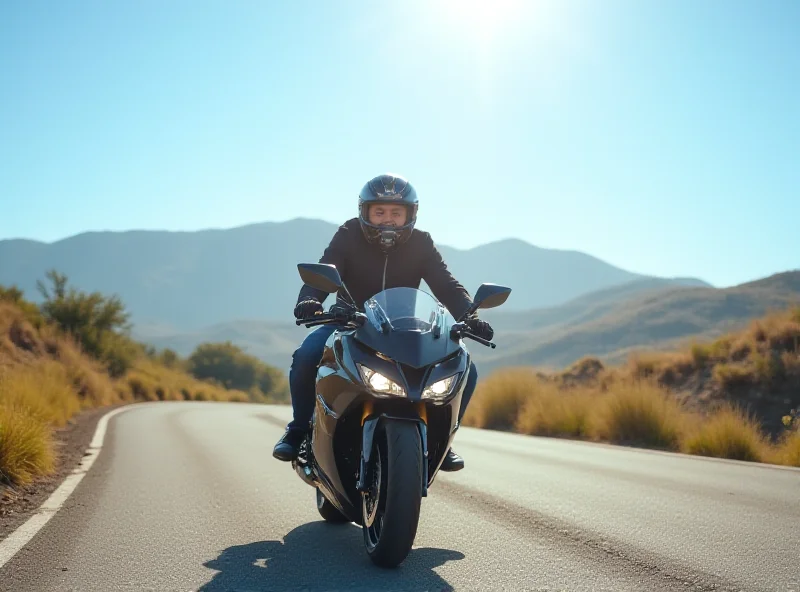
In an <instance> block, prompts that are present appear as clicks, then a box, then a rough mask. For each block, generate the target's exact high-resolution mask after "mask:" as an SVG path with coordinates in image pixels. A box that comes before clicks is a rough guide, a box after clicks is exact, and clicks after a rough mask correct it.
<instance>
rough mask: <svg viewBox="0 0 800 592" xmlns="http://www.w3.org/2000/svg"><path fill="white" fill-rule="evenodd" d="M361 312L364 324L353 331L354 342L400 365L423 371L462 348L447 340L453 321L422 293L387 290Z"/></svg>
mask: <svg viewBox="0 0 800 592" xmlns="http://www.w3.org/2000/svg"><path fill="white" fill-rule="evenodd" d="M364 310H365V315H366V318H367V322H365V323H364V324H363V325H362V326H360V327H358V328H357V329H356V330H355V332H354V336H355V338H356V339H357V340H358V341H360V342H361V343H363V344H364V345H366V346H367V347H369V348H371V349H372V350H374V351H376V352H380V353H381V354H383V355H384V356H386V357H388V358H391V359H393V360H395V361H397V362H398V363H400V364H404V365H406V366H411V367H413V368H422V367H424V366H428V365H430V364H433V363H435V362H438V361H439V360H443V359H445V358H447V357H449V356H451V355H453V354H455V353H456V352H457V351H458V350H459V348H460V347H461V344H460V341H459V340H457V339H453V338H452V337H451V336H450V330H451V329H452V327H453V325H455V324H456V320H455V319H454V318H453V316H452V315H451V314H450V313H449V312H448V311H447V309H446V308H445V307H444V306H443V305H442V304H441V303H440V302H438V301H437V300H436V299H435V298H434V297H433V296H431V295H430V294H428V293H427V292H424V291H422V290H417V289H414V288H389V289H388V290H384V291H382V292H379V293H378V294H376V295H375V296H373V297H372V298H370V299H369V300H368V301H367V302H366V303H365V304H364Z"/></svg>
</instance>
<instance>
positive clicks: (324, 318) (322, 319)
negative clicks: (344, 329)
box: [294, 314, 334, 326]
mask: <svg viewBox="0 0 800 592" xmlns="http://www.w3.org/2000/svg"><path fill="white" fill-rule="evenodd" d="M333 319H334V316H333V315H332V314H318V315H314V316H313V317H309V318H307V319H297V320H296V321H295V322H294V324H295V325H298V326H299V325H309V324H311V323H314V324H315V325H321V324H322V323H327V322H328V321H331V320H333Z"/></svg>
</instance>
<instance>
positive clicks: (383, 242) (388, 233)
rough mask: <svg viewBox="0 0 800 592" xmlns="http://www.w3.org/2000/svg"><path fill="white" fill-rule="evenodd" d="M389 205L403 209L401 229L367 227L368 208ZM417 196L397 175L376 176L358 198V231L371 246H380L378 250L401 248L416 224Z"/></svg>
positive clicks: (368, 222) (397, 227) (365, 186)
mask: <svg viewBox="0 0 800 592" xmlns="http://www.w3.org/2000/svg"><path fill="white" fill-rule="evenodd" d="M379 203H382V204H392V205H403V206H406V211H407V212H408V216H407V217H406V223H405V225H404V226H376V225H375V224H370V221H369V206H370V205H372V204H379ZM417 207H418V202H417V192H416V191H415V190H414V187H412V186H411V183H409V182H408V181H406V180H405V179H404V178H403V177H398V176H397V175H389V174H386V175H379V176H377V177H375V178H374V179H370V180H369V181H367V184H366V185H364V187H363V188H362V189H361V193H359V194H358V221H359V222H361V230H362V231H363V232H364V236H365V237H366V239H367V241H368V242H370V243H379V244H380V247H381V249H383V250H384V251H388V250H390V249H392V248H394V247H395V246H397V245H401V244H403V243H404V242H406V241H407V240H408V237H409V236H411V231H412V230H414V224H416V222H417Z"/></svg>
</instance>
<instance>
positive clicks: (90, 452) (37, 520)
mask: <svg viewBox="0 0 800 592" xmlns="http://www.w3.org/2000/svg"><path fill="white" fill-rule="evenodd" d="M140 405H141V403H139V404H136V403H134V404H132V405H125V406H124V407H119V408H117V409H114V410H113V411H109V412H108V413H106V414H105V415H103V417H101V418H100V420H99V421H98V422H97V427H96V428H95V430H94V436H93V437H92V441H91V443H90V444H89V448H87V449H86V452H85V453H84V455H83V458H82V459H81V461H80V462H79V463H78V466H77V467H75V468H74V469H73V470H72V471H71V472H70V473H69V474H68V475H67V477H66V478H65V479H64V481H62V482H61V485H59V486H58V487H57V488H56V490H55V491H54V492H53V493H51V494H50V497H48V498H47V499H46V500H45V501H44V502H43V503H42V505H41V506H39V507H38V508H37V510H36V511H35V512H34V513H33V515H32V516H31V517H30V518H28V519H27V520H26V521H25V522H23V523H22V524H21V525H20V526H18V527H17V528H16V530H14V531H12V532H11V534H9V535H8V536H7V537H6V538H5V539H3V540H2V541H0V569H2V568H3V566H4V565H5V564H6V563H8V562H9V561H11V559H13V558H14V556H15V555H16V554H17V553H19V551H20V550H21V549H22V548H23V547H24V546H25V545H27V544H28V542H30V540H31V539H32V538H33V537H34V536H36V533H38V532H39V531H40V530H41V529H42V527H43V526H44V525H45V524H47V523H48V522H49V521H50V518H52V517H53V516H54V515H55V513H56V512H58V510H60V509H61V507H62V506H63V505H64V502H65V501H67V499H68V498H69V496H70V495H71V494H72V492H73V491H75V488H76V487H78V484H79V483H80V482H81V480H82V479H83V478H84V476H85V475H86V473H87V472H88V471H89V469H90V468H92V465H93V464H94V461H95V460H97V457H98V456H99V455H100V451H101V450H102V448H103V441H104V440H105V436H106V432H107V429H108V422H109V420H110V419H111V418H112V417H114V416H115V415H117V414H118V413H122V412H123V411H128V410H129V409H133V408H134V407H139V406H140ZM145 405H147V403H145Z"/></svg>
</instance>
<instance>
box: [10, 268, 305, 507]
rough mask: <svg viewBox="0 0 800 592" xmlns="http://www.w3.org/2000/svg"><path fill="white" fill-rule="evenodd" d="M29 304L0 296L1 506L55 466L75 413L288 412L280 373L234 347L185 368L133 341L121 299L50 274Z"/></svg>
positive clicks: (197, 356)
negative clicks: (59, 438) (151, 405)
mask: <svg viewBox="0 0 800 592" xmlns="http://www.w3.org/2000/svg"><path fill="white" fill-rule="evenodd" d="M46 279H47V280H48V281H49V283H48V284H47V285H46V284H45V283H44V282H40V283H39V286H38V288H39V292H40V293H41V295H42V301H41V303H39V304H35V303H33V302H31V301H30V300H27V299H26V298H25V295H24V294H23V293H22V291H20V290H19V289H17V288H16V287H13V286H12V287H3V286H0V498H1V497H2V493H3V490H4V489H5V488H6V487H9V486H12V487H13V486H19V485H25V484H28V483H30V482H31V481H32V480H35V479H36V478H38V477H41V476H45V475H48V474H49V473H51V472H52V471H53V470H54V468H55V467H56V466H57V463H58V458H57V454H56V448H55V431H56V430H57V429H58V428H60V427H63V426H64V425H66V424H67V422H69V421H70V419H72V418H73V417H74V416H75V415H76V414H78V413H80V412H81V411H84V410H87V409H91V408H98V407H106V406H114V405H120V404H126V403H131V402H136V401H233V402H256V403H264V402H288V400H289V399H288V389H287V384H286V380H285V378H284V377H283V375H282V373H281V372H280V371H279V370H277V369H275V368H272V367H269V366H267V365H266V364H264V363H263V362H261V361H259V360H258V359H256V358H254V357H252V356H248V355H247V354H246V353H245V352H243V351H242V350H240V349H239V348H237V347H235V346H233V345H232V344H230V343H206V344H202V345H200V346H199V347H198V348H197V350H196V351H195V352H194V353H193V354H192V355H191V356H189V358H187V359H183V358H181V357H180V356H178V355H177V354H176V353H175V352H173V351H171V350H163V351H156V350H155V349H153V348H152V347H148V346H146V345H144V344H141V343H137V342H135V341H134V340H133V339H131V337H130V328H131V326H130V322H129V318H130V315H129V313H128V312H127V311H126V308H125V305H124V304H123V302H122V301H121V300H120V299H119V298H118V297H117V296H106V295H103V294H100V293H97V292H93V293H86V292H82V291H80V290H77V289H75V288H72V287H70V286H69V285H68V280H67V277H66V276H64V275H62V274H59V273H58V272H56V271H51V272H49V273H48V274H47V278H46Z"/></svg>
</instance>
